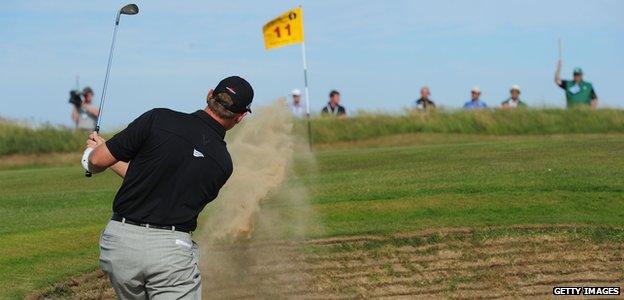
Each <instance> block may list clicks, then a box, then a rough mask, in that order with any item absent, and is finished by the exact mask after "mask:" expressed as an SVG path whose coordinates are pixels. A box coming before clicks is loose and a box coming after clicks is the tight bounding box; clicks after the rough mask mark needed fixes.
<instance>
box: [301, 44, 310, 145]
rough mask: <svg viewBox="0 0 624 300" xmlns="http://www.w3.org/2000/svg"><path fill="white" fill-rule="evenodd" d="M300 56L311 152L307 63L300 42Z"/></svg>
mask: <svg viewBox="0 0 624 300" xmlns="http://www.w3.org/2000/svg"><path fill="white" fill-rule="evenodd" d="M301 54H302V56H303V82H304V85H305V98H306V118H307V119H308V146H309V147H310V150H312V124H311V122H310V92H309V90H308V62H307V60H306V51H305V41H303V42H301Z"/></svg>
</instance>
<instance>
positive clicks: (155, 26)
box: [0, 0, 624, 131]
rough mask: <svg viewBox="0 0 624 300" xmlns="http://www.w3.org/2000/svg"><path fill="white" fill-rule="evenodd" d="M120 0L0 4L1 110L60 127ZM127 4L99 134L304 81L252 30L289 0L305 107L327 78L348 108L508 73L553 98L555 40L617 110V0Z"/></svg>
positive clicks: (490, 81) (97, 77)
mask: <svg viewBox="0 0 624 300" xmlns="http://www.w3.org/2000/svg"><path fill="white" fill-rule="evenodd" d="M127 2H128V1H123V2H122V1H110V2H104V1H101V2H96V3H86V2H83V1H63V2H62V3H63V5H62V6H61V5H59V2H54V3H49V2H46V1H40V0H39V1H8V4H5V6H6V8H5V9H4V10H3V11H2V12H0V24H2V25H3V26H1V27H0V33H1V34H2V36H3V37H4V38H5V40H6V41H9V42H6V43H3V44H1V45H0V66H1V67H2V69H3V70H5V72H2V73H0V78H1V80H0V91H2V92H1V93H2V96H1V97H0V104H1V105H2V108H3V109H2V111H1V112H0V117H3V118H8V119H18V120H29V121H32V122H35V123H41V122H50V123H52V124H61V125H67V126H71V120H70V111H71V106H70V105H69V104H68V103H67V99H68V95H69V90H70V89H73V88H74V86H75V77H76V76H77V75H78V76H80V84H81V88H82V87H84V86H86V85H88V86H91V87H92V88H93V89H94V91H95V99H94V102H95V104H98V103H99V100H100V93H101V88H102V82H103V80H104V72H105V68H106V60H107V58H108V47H109V46H110V38H111V34H112V27H113V26H112V25H113V24H112V23H113V21H114V16H115V13H116V11H117V10H118V9H119V7H121V6H122V5H123V4H126V3H127ZM136 3H137V4H138V5H139V7H140V10H141V12H140V14H139V15H138V16H134V17H123V20H122V21H121V23H120V26H119V32H118V36H117V45H116V49H115V57H114V61H113V65H112V70H111V78H110V82H109V88H108V96H107V99H106V101H107V103H106V107H105V111H104V113H103V130H104V131H106V130H110V129H112V128H116V127H119V126H122V125H123V124H127V123H129V122H130V121H131V120H133V119H134V118H136V117H137V116H138V115H140V114H141V113H143V112H145V111H147V110H149V109H151V108H154V107H167V108H171V109H174V110H179V111H186V112H191V111H194V110H196V109H199V108H203V107H204V105H205V101H204V98H205V95H206V92H207V90H208V89H209V88H211V87H214V86H215V85H216V84H217V83H218V81H219V80H220V79H221V78H223V77H226V76H228V75H233V74H237V75H241V76H243V77H245V78H247V79H248V80H249V81H250V82H251V83H252V85H253V86H254V90H255V92H256V98H255V99H254V104H253V106H255V107H257V106H259V105H265V104H268V103H271V102H273V101H274V100H275V99H277V98H279V97H285V96H287V95H288V93H289V92H290V91H291V90H292V89H294V88H298V89H300V90H303V71H302V67H301V49H300V46H299V45H295V46H288V47H284V48H280V49H276V50H270V51H265V50H264V46H263V42H262V34H261V28H262V26H263V25H264V24H265V23H266V22H268V21H269V20H271V19H272V18H274V17H276V16H278V15H279V14H281V13H283V12H284V11H287V10H289V9H291V8H293V7H296V6H297V5H298V4H300V3H301V4H302V6H303V11H304V30H305V37H306V48H307V58H308V68H309V70H308V75H309V79H310V80H309V81H310V95H311V109H312V113H318V111H320V109H321V108H322V107H323V105H324V104H325V103H326V101H327V94H328V93H329V91H330V90H332V89H337V90H338V91H340V92H341V94H342V100H343V101H342V104H343V105H345V106H346V107H347V110H348V112H349V113H350V114H353V113H355V112H356V111H358V110H368V111H385V112H398V111H401V110H402V109H403V108H405V107H411V106H412V104H413V101H414V100H415V99H417V98H418V97H419V90H420V87H422V86H425V85H426V86H429V87H430V88H431V92H432V99H433V100H434V101H435V102H436V104H437V105H438V106H444V107H448V108H450V109H458V108H460V107H461V105H463V103H464V102H465V101H467V100H468V99H469V90H470V88H471V87H472V86H475V85H478V86H480V87H481V89H482V90H483V94H482V99H483V100H484V101H485V102H486V103H487V104H488V105H489V106H490V107H498V106H499V105H500V102H501V101H503V100H504V99H506V98H507V97H508V90H509V87H510V86H511V85H512V84H519V85H520V86H521V87H522V90H523V93H522V95H521V97H522V99H523V100H524V101H526V102H527V103H528V104H529V106H530V107H543V106H547V107H564V105H565V99H564V92H563V90H561V89H560V88H558V87H557V86H555V84H554V82H553V77H554V72H555V66H556V63H557V40H558V39H559V38H561V39H562V40H563V70H562V78H564V79H569V78H570V77H571V76H570V75H571V72H572V68H574V67H576V66H580V67H582V68H583V69H584V71H585V79H586V80H587V81H590V82H592V83H593V84H594V86H595V88H596V93H597V95H598V99H599V101H600V102H599V107H601V108H605V107H611V108H619V109H621V108H623V102H622V100H621V99H620V97H621V96H620V91H619V88H618V87H619V86H618V83H619V82H618V81H619V80H618V79H620V78H621V76H620V75H619V72H620V71H621V70H622V69H624V59H623V58H622V56H621V53H623V50H624V39H623V38H622V37H624V18H623V17H624V2H621V1H616V0H613V1H596V2H592V3H591V4H590V5H588V4H587V3H586V2H582V1H578V0H574V1H552V2H548V3H541V2H539V1H534V0H533V1H500V2H495V3H491V2H488V1H474V2H471V3H465V2H459V3H458V2H454V1H440V2H436V3H413V2H410V1H398V2H394V3H392V5H388V4H384V3H377V2H366V3H361V2H358V1H341V2H339V3H333V2H330V1H301V2H294V1H270V2H269V3H245V2H243V1H231V2H228V3H204V2H201V1H190V2H184V3H175V4H173V3H170V2H166V1H136ZM67 7H71V8H72V9H71V10H68V9H67ZM579 10H582V12H583V17H582V18H580V17H579V13H578V12H579ZM7 70H10V71H7ZM473 74H476V75H473Z"/></svg>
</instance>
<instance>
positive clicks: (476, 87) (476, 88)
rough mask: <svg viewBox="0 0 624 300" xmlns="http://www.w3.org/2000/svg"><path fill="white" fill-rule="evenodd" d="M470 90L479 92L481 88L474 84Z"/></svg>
mask: <svg viewBox="0 0 624 300" xmlns="http://www.w3.org/2000/svg"><path fill="white" fill-rule="evenodd" d="M470 91H471V92H475V93H479V94H480V93H481V89H480V88H479V87H478V86H476V85H475V86H473V87H472V90H470Z"/></svg>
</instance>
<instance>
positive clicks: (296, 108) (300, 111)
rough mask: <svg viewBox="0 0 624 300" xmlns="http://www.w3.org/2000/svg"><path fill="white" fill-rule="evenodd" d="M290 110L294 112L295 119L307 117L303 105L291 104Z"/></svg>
mask: <svg viewBox="0 0 624 300" xmlns="http://www.w3.org/2000/svg"><path fill="white" fill-rule="evenodd" d="M290 110H291V111H292V114H293V117H295V118H303V117H305V109H304V108H303V105H301V103H299V104H295V103H292V104H290Z"/></svg>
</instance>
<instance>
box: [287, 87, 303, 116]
mask: <svg viewBox="0 0 624 300" xmlns="http://www.w3.org/2000/svg"><path fill="white" fill-rule="evenodd" d="M290 95H291V96H292V103H291V104H290V110H291V111H292V114H293V117H295V118H299V119H300V118H303V117H304V116H305V115H306V113H305V108H304V107H303V105H302V104H301V91H300V90H298V89H294V90H292V92H290Z"/></svg>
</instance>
